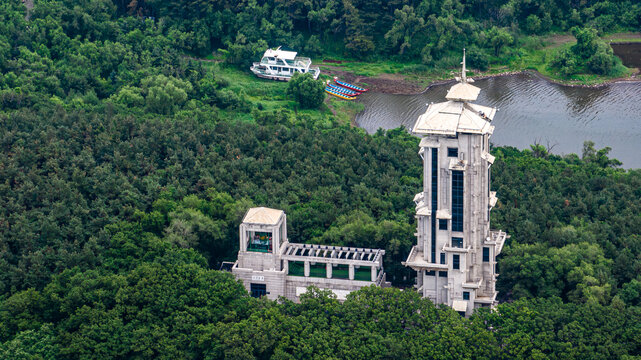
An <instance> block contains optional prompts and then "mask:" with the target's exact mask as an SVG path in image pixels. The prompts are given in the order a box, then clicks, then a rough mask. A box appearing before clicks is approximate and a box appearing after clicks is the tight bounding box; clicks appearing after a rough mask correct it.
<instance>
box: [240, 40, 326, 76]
mask: <svg viewBox="0 0 641 360" xmlns="http://www.w3.org/2000/svg"><path fill="white" fill-rule="evenodd" d="M311 65H312V60H311V59H310V58H307V57H300V56H296V52H295V51H285V50H281V49H280V46H279V47H278V48H277V49H267V51H265V54H263V58H262V59H261V60H260V62H255V63H254V65H252V67H251V68H250V70H251V71H252V72H253V73H254V74H255V75H256V76H258V77H261V78H265V79H272V80H280V81H289V79H291V78H292V76H294V74H295V73H297V72H299V73H303V74H306V73H310V74H312V76H313V77H314V79H318V75H320V69H319V68H318V67H311Z"/></svg>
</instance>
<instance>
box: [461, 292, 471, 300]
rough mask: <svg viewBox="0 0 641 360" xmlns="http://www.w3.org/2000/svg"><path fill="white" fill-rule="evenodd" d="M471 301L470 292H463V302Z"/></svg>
mask: <svg viewBox="0 0 641 360" xmlns="http://www.w3.org/2000/svg"><path fill="white" fill-rule="evenodd" d="M469 299H470V292H469V291H463V300H469Z"/></svg>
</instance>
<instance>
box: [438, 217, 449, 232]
mask: <svg viewBox="0 0 641 360" xmlns="http://www.w3.org/2000/svg"><path fill="white" fill-rule="evenodd" d="M438 229H439V230H447V220H445V219H438Z"/></svg>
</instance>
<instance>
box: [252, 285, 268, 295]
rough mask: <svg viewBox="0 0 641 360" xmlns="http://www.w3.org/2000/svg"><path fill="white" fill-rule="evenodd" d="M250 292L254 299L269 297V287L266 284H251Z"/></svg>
mask: <svg viewBox="0 0 641 360" xmlns="http://www.w3.org/2000/svg"><path fill="white" fill-rule="evenodd" d="M249 290H250V291H251V295H252V297H255V298H259V297H261V296H265V295H267V285H265V284H254V283H251V284H249Z"/></svg>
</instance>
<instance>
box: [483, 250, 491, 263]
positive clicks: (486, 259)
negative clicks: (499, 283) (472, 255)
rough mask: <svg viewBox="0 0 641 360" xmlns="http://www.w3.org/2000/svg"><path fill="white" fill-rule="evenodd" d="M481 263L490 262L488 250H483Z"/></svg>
mask: <svg viewBox="0 0 641 360" xmlns="http://www.w3.org/2000/svg"><path fill="white" fill-rule="evenodd" d="M483 262H490V248H489V247H484V248H483Z"/></svg>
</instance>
